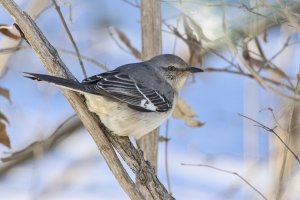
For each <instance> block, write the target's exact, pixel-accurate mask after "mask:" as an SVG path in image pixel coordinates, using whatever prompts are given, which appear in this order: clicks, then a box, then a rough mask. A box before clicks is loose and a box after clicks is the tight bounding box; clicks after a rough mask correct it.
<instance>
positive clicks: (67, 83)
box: [24, 72, 85, 92]
mask: <svg viewBox="0 0 300 200" xmlns="http://www.w3.org/2000/svg"><path fill="white" fill-rule="evenodd" d="M24 74H25V75H24V77H26V78H30V79H32V80H37V81H46V82H49V83H53V84H54V85H56V86H58V87H62V88H67V89H69V90H73V91H77V92H85V87H84V86H83V85H81V84H80V83H79V82H76V81H73V80H69V79H64V78H59V77H55V76H49V75H45V74H35V73H28V72H24Z"/></svg>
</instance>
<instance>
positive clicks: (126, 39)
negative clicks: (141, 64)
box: [115, 28, 142, 60]
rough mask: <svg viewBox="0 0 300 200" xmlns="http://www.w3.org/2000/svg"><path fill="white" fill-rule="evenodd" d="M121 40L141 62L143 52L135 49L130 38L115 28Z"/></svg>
mask: <svg viewBox="0 0 300 200" xmlns="http://www.w3.org/2000/svg"><path fill="white" fill-rule="evenodd" d="M115 30H116V32H117V34H118V37H119V39H120V40H121V41H122V42H123V43H124V45H125V46H126V47H127V48H128V49H129V50H130V51H131V53H132V54H133V55H134V56H135V57H136V58H137V59H139V60H141V58H142V55H141V52H139V51H138V50H137V49H136V48H135V47H133V46H132V45H131V42H130V40H129V39H128V37H127V36H126V35H125V33H123V32H122V31H121V30H120V29H118V28H115Z"/></svg>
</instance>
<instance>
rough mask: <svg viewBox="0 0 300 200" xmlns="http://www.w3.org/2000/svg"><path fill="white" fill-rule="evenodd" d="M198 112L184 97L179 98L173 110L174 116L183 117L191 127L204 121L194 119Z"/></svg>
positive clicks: (201, 124) (200, 124) (198, 125)
mask: <svg viewBox="0 0 300 200" xmlns="http://www.w3.org/2000/svg"><path fill="white" fill-rule="evenodd" d="M196 116H197V113H196V112H195V111H194V110H193V108H192V107H190V106H189V105H188V104H187V103H186V102H185V101H183V100H182V99H178V101H177V105H176V107H175V109H174V112H173V117H174V118H182V119H183V120H184V122H185V124H186V125H187V126H190V127H200V126H203V125H204V123H203V122H200V121H197V120H195V119H193V117H196Z"/></svg>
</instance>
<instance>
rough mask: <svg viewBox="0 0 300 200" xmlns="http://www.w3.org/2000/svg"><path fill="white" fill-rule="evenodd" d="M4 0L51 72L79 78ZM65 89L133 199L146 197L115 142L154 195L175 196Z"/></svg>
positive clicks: (128, 146) (4, 0)
mask: <svg viewBox="0 0 300 200" xmlns="http://www.w3.org/2000/svg"><path fill="white" fill-rule="evenodd" d="M0 2H1V4H2V5H3V6H4V8H5V9H6V10H7V11H8V12H9V13H10V15H11V16H12V17H13V18H14V20H15V21H16V23H17V24H18V26H19V27H20V29H21V30H22V32H23V33H24V36H25V37H26V38H27V40H28V42H29V43H30V45H31V47H32V48H33V50H34V51H35V52H36V53H37V55H38V57H39V58H40V60H41V61H42V63H43V65H44V66H45V68H46V69H47V70H48V72H49V73H50V74H51V75H54V76H58V77H63V78H69V79H73V80H76V78H75V77H74V76H73V75H72V74H71V73H70V71H69V70H68V68H67V67H66V66H65V64H64V63H63V62H62V60H61V59H60V57H59V55H58V54H57V51H56V50H55V49H54V47H53V46H52V45H51V44H50V43H49V41H48V40H47V39H46V38H45V36H44V35H43V34H42V32H41V31H40V30H39V28H38V27H37V26H36V24H35V22H34V21H33V20H32V19H31V18H30V17H29V16H28V15H27V14H26V13H25V12H22V11H21V10H20V8H19V7H18V6H17V5H16V4H15V2H14V1H12V0H1V1H0ZM62 93H63V94H64V95H65V96H66V98H67V99H68V101H69V102H70V104H71V105H72V107H73V108H74V110H75V111H76V113H77V114H78V116H79V118H80V119H81V121H82V123H83V125H84V126H85V127H86V128H87V130H88V131H89V133H90V135H91V136H92V137H93V139H94V141H95V143H96V144H97V146H98V149H99V150H100V152H101V154H102V155H103V157H104V159H105V161H106V162H107V164H108V166H109V168H110V170H111V171H112V173H113V174H114V176H115V178H116V179H117V180H118V181H119V184H120V185H121V186H122V188H123V189H124V191H125V192H126V193H127V194H128V196H129V197H130V198H131V199H136V200H138V199H143V197H142V196H141V194H140V192H139V191H138V190H137V189H136V186H135V184H134V183H133V181H132V180H131V178H130V177H129V175H128V173H127V172H126V170H125V169H124V167H123V165H122V164H121V162H120V160H119V159H118V156H117V155H116V152H115V151H114V149H113V147H112V145H111V143H112V144H113V145H114V147H115V148H116V149H117V150H118V152H119V154H120V155H121V156H122V157H123V159H124V160H125V162H126V163H127V164H128V166H129V167H130V168H131V169H132V170H133V172H134V173H135V174H136V176H137V178H138V179H139V180H143V181H141V182H142V183H143V184H142V187H143V188H145V189H146V190H147V191H148V192H149V193H150V194H151V196H152V197H153V199H174V198H173V197H172V196H171V195H169V194H168V192H167V190H166V189H165V188H164V186H163V185H162V184H161V183H160V181H159V180H158V178H157V177H156V175H155V173H154V170H153V168H152V167H151V166H150V165H149V164H148V163H147V162H146V161H145V160H144V159H143V158H142V156H141V155H140V153H139V152H138V151H137V150H136V149H135V148H134V147H133V145H132V143H130V141H129V139H128V137H118V136H115V135H113V134H111V133H110V131H109V130H107V129H106V127H104V126H103V124H102V123H101V121H100V120H99V118H98V117H97V116H96V115H95V114H93V113H91V112H89V110H88V108H87V106H86V104H85V103H84V98H83V97H82V96H81V95H79V94H77V93H75V92H71V91H68V90H63V89H62Z"/></svg>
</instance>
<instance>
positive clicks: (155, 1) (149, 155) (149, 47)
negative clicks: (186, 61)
mask: <svg viewBox="0 0 300 200" xmlns="http://www.w3.org/2000/svg"><path fill="white" fill-rule="evenodd" d="M141 22H142V23H141V25H142V27H141V28H142V60H147V59H149V58H151V57H153V56H156V55H158V54H161V46H162V41H161V13H160V1H159V0H142V1H141ZM158 138H159V128H157V129H155V130H153V131H152V132H150V133H149V134H147V135H145V136H143V137H142V138H141V139H139V141H138V144H139V146H140V148H141V149H142V151H143V152H144V158H145V159H146V160H148V161H149V162H150V163H151V165H152V166H153V167H154V170H155V173H156V171H157V154H158ZM140 184H141V183H140V181H139V180H138V181H137V185H138V187H139V189H140V191H141V192H142V194H143V195H144V197H145V199H147V200H148V199H152V197H151V196H150V195H149V193H148V192H147V191H145V190H144V189H143V188H142V187H140Z"/></svg>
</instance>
